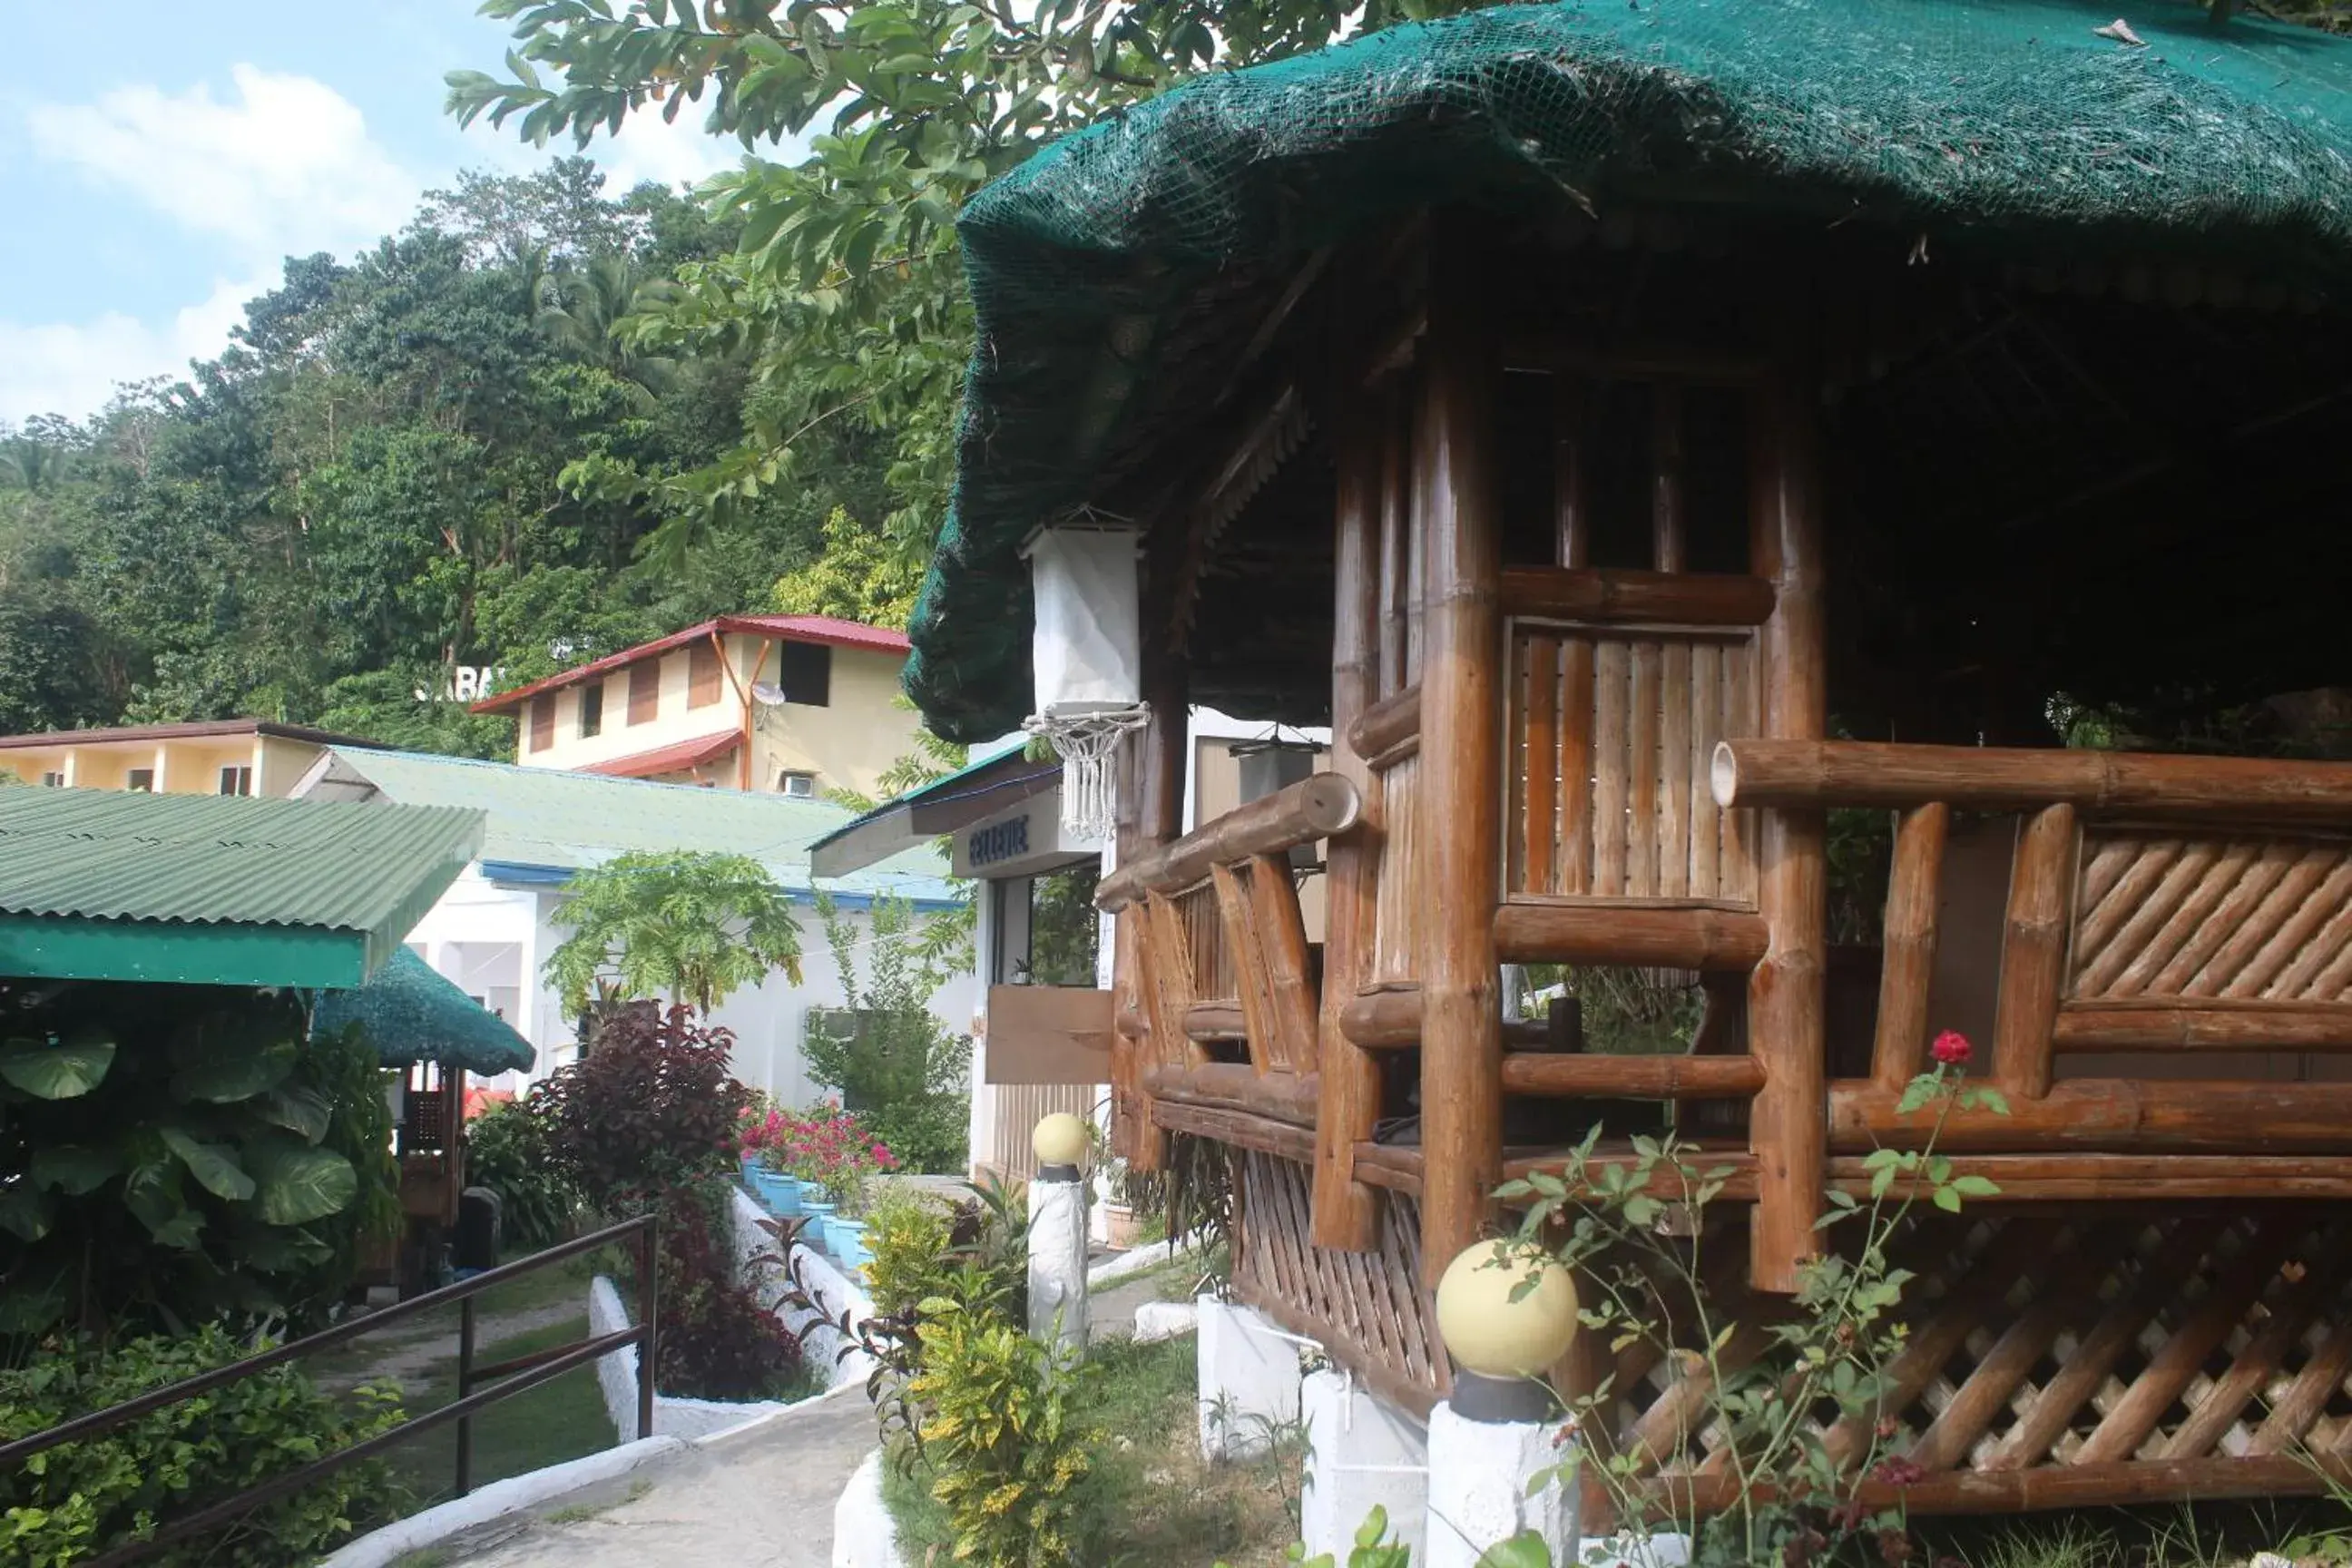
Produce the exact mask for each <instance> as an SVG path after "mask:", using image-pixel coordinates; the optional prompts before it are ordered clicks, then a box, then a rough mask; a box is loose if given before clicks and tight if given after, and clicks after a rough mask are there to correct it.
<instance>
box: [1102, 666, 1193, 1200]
mask: <svg viewBox="0 0 2352 1568" xmlns="http://www.w3.org/2000/svg"><path fill="white" fill-rule="evenodd" d="M1155 665H1156V668H1150V669H1148V670H1147V673H1146V677H1145V683H1144V698H1145V700H1146V701H1148V702H1149V703H1150V720H1149V721H1147V722H1146V723H1145V725H1144V727H1143V729H1142V731H1140V732H1139V734H1137V735H1136V737H1135V738H1134V741H1133V742H1131V743H1130V744H1129V746H1128V748H1127V750H1128V752H1129V756H1130V758H1131V759H1132V768H1133V772H1132V773H1131V774H1130V775H1129V783H1130V784H1132V786H1133V794H1134V799H1135V804H1134V809H1133V811H1132V814H1131V815H1129V816H1128V819H1127V820H1125V821H1123V822H1122V823H1121V824H1120V827H1119V836H1118V864H1119V866H1120V867H1126V866H1128V865H1130V864H1132V863H1133V862H1135V861H1137V860H1139V859H1141V858H1143V857H1144V856H1145V855H1147V854H1149V853H1150V852H1151V851H1152V850H1154V849H1155V848H1157V847H1159V846H1161V845H1164V844H1166V843H1168V842H1170V841H1171V839H1173V838H1174V837H1176V836H1177V834H1179V833H1180V832H1181V831H1182V830H1183V826H1184V749H1185V745H1186V737H1187V735H1188V733H1189V732H1190V727H1191V713H1190V711H1189V706H1188V704H1187V702H1186V700H1185V689H1184V672H1183V669H1182V668H1181V666H1178V665H1176V664H1175V663H1174V662H1173V661H1172V660H1171V659H1168V658H1166V657H1165V656H1164V655H1162V656H1160V657H1159V658H1156V660H1155ZM1122 798H1124V794H1123V795H1122ZM1157 951H1158V949H1157V944H1156V943H1155V942H1154V941H1153V940H1152V935H1151V931H1150V911H1149V910H1146V909H1145V908H1144V907H1143V906H1141V905H1140V904H1137V905H1133V906H1130V907H1129V908H1127V909H1124V910H1119V911H1118V954H1119V959H1120V962H1121V963H1123V964H1125V965H1127V966H1128V967H1126V968H1123V969H1121V970H1120V972H1119V973H1120V976H1121V980H1122V989H1124V987H1125V984H1126V982H1127V981H1128V979H1129V977H1132V980H1133V983H1134V985H1135V989H1136V1002H1137V1004H1138V1005H1139V1007H1140V1009H1141V1010H1142V1012H1143V1013H1144V1015H1145V1016H1147V1017H1148V1018H1150V1020H1151V1024H1152V1038H1151V1046H1150V1051H1148V1052H1147V1051H1144V1050H1141V1049H1139V1048H1138V1049H1133V1050H1131V1051H1130V1053H1129V1061H1128V1064H1127V1067H1126V1068H1125V1074H1124V1079H1123V1087H1124V1089H1125V1090H1126V1096H1127V1099H1128V1100H1129V1103H1130V1104H1131V1105H1132V1106H1133V1107H1134V1111H1133V1114H1132V1115H1131V1116H1129V1117H1127V1118H1125V1120H1126V1121H1127V1122H1128V1128H1129V1130H1128V1133H1127V1137H1126V1148H1127V1159H1128V1163H1129V1164H1130V1165H1132V1166H1133V1167H1134V1168H1135V1169H1136V1170H1138V1171H1143V1172H1150V1171H1159V1170H1163V1169H1165V1168H1166V1166H1167V1151H1168V1137H1167V1134H1166V1133H1164V1132H1162V1131H1160V1128H1159V1126H1158V1125H1157V1123H1156V1122H1155V1121H1153V1119H1152V1115H1151V1093H1150V1088H1149V1086H1148V1084H1147V1082H1146V1081H1145V1079H1146V1064H1147V1061H1149V1062H1150V1064H1152V1065H1161V1066H1165V1065H1172V1064H1174V1063H1177V1062H1181V1061H1184V1060H1187V1059H1189V1058H1190V1057H1191V1055H1192V1052H1193V1050H1194V1049H1195V1047H1192V1045H1191V1043H1190V1042H1189V1041H1187V1040H1184V1039H1181V1038H1180V1039H1170V1038H1168V1037H1166V1036H1165V1035H1163V1034H1161V1033H1160V1029H1161V1027H1162V1018H1163V1013H1164V1009H1163V1008H1162V1007H1161V1006H1160V1000H1159V994H1158V992H1157V989H1156V988H1157V986H1158V984H1159V983H1160V977H1158V976H1156V975H1155V974H1154V973H1152V964H1153V961H1154V956H1155V954H1156V952H1157ZM1177 1022H1178V1024H1179V1025H1180V1026H1181V1019H1179V1020H1177ZM1113 1065H1114V1068H1116V1067H1117V1062H1116V1060H1115V1059H1114V1064H1113ZM1120 1087H1122V1086H1121V1085H1114V1092H1116V1091H1117V1090H1118V1089H1119V1088H1120Z"/></svg>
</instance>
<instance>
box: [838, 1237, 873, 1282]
mask: <svg viewBox="0 0 2352 1568" xmlns="http://www.w3.org/2000/svg"><path fill="white" fill-rule="evenodd" d="M840 1258H841V1266H842V1267H843V1268H846V1269H848V1270H849V1272H851V1273H852V1274H856V1273H858V1272H859V1271H861V1270H862V1269H864V1268H865V1267H866V1265H867V1264H869V1263H871V1262H873V1261H874V1254H873V1253H872V1252H871V1251H870V1250H868V1249H867V1247H866V1227H865V1226H858V1227H857V1234H856V1235H855V1236H853V1237H850V1238H849V1242H848V1245H847V1246H845V1247H843V1248H842V1249H841V1253H840Z"/></svg>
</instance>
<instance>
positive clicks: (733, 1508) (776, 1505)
mask: <svg viewBox="0 0 2352 1568" xmlns="http://www.w3.org/2000/svg"><path fill="white" fill-rule="evenodd" d="M1181 1267H1185V1268H1190V1267H1192V1263H1191V1262H1190V1261H1189V1260H1188V1261H1187V1262H1186V1263H1185V1264H1183V1265H1181ZM1166 1284H1167V1276H1166V1273H1165V1271H1164V1270H1154V1271H1152V1272H1151V1273H1149V1274H1144V1275H1141V1276H1139V1277H1137V1278H1136V1279H1126V1280H1121V1281H1118V1283H1117V1284H1114V1285H1111V1286H1108V1287H1107V1288H1105V1289H1103V1290H1102V1291H1100V1292H1099V1293H1097V1295H1095V1297H1094V1298H1093V1301H1092V1318H1093V1323H1094V1330H1095V1333H1096V1334H1097V1337H1103V1336H1108V1335H1116V1334H1126V1333H1129V1332H1130V1331H1133V1329H1134V1326H1135V1309H1136V1307H1137V1306H1138V1305H1139V1304H1140V1303H1142V1302H1144V1301H1156V1300H1160V1298H1161V1295H1162V1293H1163V1288H1164V1287H1165V1286H1166ZM874 1444H875V1423H874V1407H873V1406H872V1405H869V1404H867V1403H866V1391H865V1385H864V1384H863V1383H858V1384H851V1385H850V1386H847V1387H845V1388H840V1389H835V1390H834V1391H833V1392H831V1393H829V1394H825V1395H824V1397H823V1398H821V1399H815V1400H811V1401H809V1402H808V1403H807V1404H805V1405H796V1406H794V1407H793V1410H792V1411H790V1412H789V1413H787V1414H786V1415H782V1416H779V1417H777V1418H776V1419H775V1420H773V1421H771V1422H768V1423H767V1424H765V1425H763V1426H761V1427H759V1428H758V1429H757V1430H755V1431H751V1432H748V1433H745V1434H743V1435H741V1436H736V1437H728V1438H720V1439H717V1440H714V1441H712V1442H709V1443H706V1444H704V1445H703V1446H702V1447H700V1448H698V1449H697V1450H696V1451H695V1452H693V1453H691V1454H688V1455H687V1456H684V1457H682V1458H678V1459H676V1460H673V1461H670V1462H667V1463H666V1464H663V1465H661V1466H660V1467H658V1468H649V1469H646V1470H644V1471H641V1472H639V1474H638V1476H637V1477H636V1478H635V1486H634V1489H604V1491H603V1492H602V1493H601V1494H598V1493H591V1494H583V1495H582V1496H579V1497H575V1498H572V1499H568V1500H566V1501H565V1504H564V1505H560V1506H558V1507H556V1508H555V1509H554V1510H551V1512H550V1513H549V1514H548V1515H546V1516H544V1517H530V1516H525V1517H522V1518H520V1519H515V1520H511V1521H506V1522H504V1523H502V1524H499V1525H493V1526H489V1527H487V1528H486V1529H485V1531H481V1532H478V1533H477V1534H475V1535H473V1536H471V1537H469V1538H467V1539H465V1540H462V1541H460V1542H454V1543H452V1545H451V1546H449V1547H447V1548H444V1549H443V1550H444V1551H445V1552H447V1555H446V1556H445V1557H442V1558H440V1559H438V1561H441V1562H446V1563H463V1564H465V1568H698V1565H699V1564H703V1563H710V1564H725V1565H727V1568H736V1565H739V1564H740V1565H741V1568H830V1565H831V1563H832V1562H833V1510H834V1504H835V1500H838V1499H839V1498H840V1496H841V1491H842V1489H843V1488H844V1487H845V1486H846V1485H848V1484H849V1477H850V1473H851V1472H852V1471H854V1470H856V1468H857V1466H858V1464H859V1462H860V1461H861V1460H863V1459H864V1458H866V1455H867V1454H868V1453H870V1452H872V1451H873V1448H874ZM632 1490H633V1491H634V1495H632Z"/></svg>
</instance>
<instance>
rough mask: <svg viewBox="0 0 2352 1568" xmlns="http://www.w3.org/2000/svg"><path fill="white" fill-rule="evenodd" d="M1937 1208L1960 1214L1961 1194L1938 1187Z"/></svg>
mask: <svg viewBox="0 0 2352 1568" xmlns="http://www.w3.org/2000/svg"><path fill="white" fill-rule="evenodd" d="M1936 1206H1937V1208H1939V1209H1944V1210H1947V1211H1948V1212H1950V1213H1952V1214H1958V1213H1959V1212H1960V1194H1958V1193H1956V1192H1954V1191H1952V1189H1951V1188H1949V1187H1937V1189H1936Z"/></svg>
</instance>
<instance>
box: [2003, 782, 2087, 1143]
mask: <svg viewBox="0 0 2352 1568" xmlns="http://www.w3.org/2000/svg"><path fill="white" fill-rule="evenodd" d="M2074 845H2075V833H2074V807H2073V806H2071V805H2049V806H2044V807H2042V809H2041V810H2040V811H2037V812H2035V813H2034V814H2033V815H2032V816H2031V817H2029V818H2027V820H2026V824H2025V830H2024V831H2023V832H2022V833H2021V834H2019V835H2018V837H2017V856H2016V858H2015V860H2014V861H2013V862H2012V865H2011V871H2010V878H2009V918H2008V930H2007V934H2006V938H2005V940H2004V941H2003V942H2002V944H2001V952H2000V1003H1999V1005H1998V1007H1997V1009H1996V1011H1995V1013H1994V1016H1993V1045H1992V1072H1993V1081H1994V1082H1995V1083H1997V1084H1999V1085H2000V1088H2001V1089H2003V1090H2004V1091H2005V1092H2007V1093H2010V1094H2014V1095H2021V1096H2023V1097H2024V1098H2026V1099H2028V1100H2040V1099H2041V1098H2042V1096H2044V1095H2046V1094H2048V1093H2049V1092H2050V1072H2051V1058H2052V1054H2053V1047H2052V1036H2053V1033H2054V1031H2055V1029H2056V1026H2057V1022H2058V997H2059V994H2060V992H2062V991H2063V989H2064V988H2065V980H2066V976H2065V967H2066V928H2067V926H2068V925H2069V924H2070V923H2071V922H2072V921H2073V917H2074Z"/></svg>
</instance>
